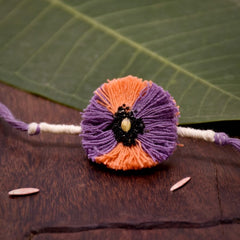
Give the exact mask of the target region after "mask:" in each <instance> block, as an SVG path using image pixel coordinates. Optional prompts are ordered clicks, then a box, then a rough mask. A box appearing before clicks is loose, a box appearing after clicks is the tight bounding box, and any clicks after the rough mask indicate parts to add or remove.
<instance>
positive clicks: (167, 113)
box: [0, 76, 240, 170]
mask: <svg viewBox="0 0 240 240" xmlns="http://www.w3.org/2000/svg"><path fill="white" fill-rule="evenodd" d="M179 116H180V112H179V107H178V106H177V105H176V101H175V100H174V98H173V97H172V96H171V95H170V94H169V93H168V92H167V91H165V90H164V89H163V88H162V87H160V86H158V85H157V84H155V83H153V82H152V81H147V80H145V81H143V80H142V79H140V78H137V77H133V76H127V77H124V78H117V79H113V80H111V81H110V80H108V82H107V83H104V84H103V85H102V86H100V87H99V88H98V89H97V90H96V91H95V92H94V96H93V97H92V99H91V100H90V103H89V105H88V106H87V108H86V109H85V110H84V111H83V113H82V122H81V124H80V126H75V125H59V124H57V125H56V124H48V123H44V122H42V123H35V122H33V123H29V124H27V123H24V122H22V121H19V120H17V119H16V118H15V117H14V116H13V114H12V113H11V112H10V110H9V109H8V108H7V107H6V106H5V105H3V104H2V103H0V117H1V118H3V119H4V120H5V121H6V122H8V123H9V124H10V125H11V126H12V127H14V128H16V129H19V130H22V131H26V132H27V133H28V134H29V135H30V136H32V135H37V134H40V133H43V132H50V133H64V134H77V135H79V136H81V137H82V145H83V148H84V149H85V151H86V154H87V156H88V158H89V159H91V160H92V161H93V162H97V163H100V164H105V165H106V166H107V167H109V168H112V169H115V170H131V169H135V170H137V169H142V168H150V167H154V166H156V165H157V164H159V163H161V162H162V161H164V160H166V159H167V158H168V157H169V156H170V155H171V154H172V153H173V151H174V150H175V149H176V147H177V146H178V145H180V144H178V136H181V137H191V138H197V139H203V140H205V141H208V142H214V143H216V144H219V145H225V144H230V145H232V146H234V147H235V148H236V149H237V150H239V151H240V139H237V138H230V137H228V135H227V134H225V133H222V132H220V133H216V132H214V131H212V130H197V129H193V128H186V127H179V126H178V118H179Z"/></svg>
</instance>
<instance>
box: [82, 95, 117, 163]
mask: <svg viewBox="0 0 240 240" xmlns="http://www.w3.org/2000/svg"><path fill="white" fill-rule="evenodd" d="M98 100H100V98H99V97H98V96H97V95H94V96H93V98H92V99H91V101H90V104H89V105H88V107H87V108H86V109H85V110H84V112H83V114H82V119H83V120H82V122H81V127H82V133H81V134H80V136H81V137H82V145H83V147H84V149H85V150H86V153H87V155H88V157H89V158H90V159H91V160H92V161H95V158H96V157H97V156H100V155H103V154H105V153H107V152H110V151H111V150H112V149H113V148H114V147H115V146H116V145H117V141H116V140H115V137H114V134H113V131H112V129H108V127H109V125H111V123H112V121H113V115H112V113H111V112H110V111H108V110H107V108H105V107H104V106H102V105H101V104H99V103H98Z"/></svg>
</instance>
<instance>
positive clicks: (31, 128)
mask: <svg viewBox="0 0 240 240" xmlns="http://www.w3.org/2000/svg"><path fill="white" fill-rule="evenodd" d="M38 131H39V132H38ZM81 131H82V128H81V126H75V125H65V124H49V123H45V122H42V123H39V124H37V123H34V122H33V123H30V124H28V134H29V135H35V134H37V133H40V132H41V133H43V132H45V133H56V134H72V135H77V134H80V133H81Z"/></svg>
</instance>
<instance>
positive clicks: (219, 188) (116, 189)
mask: <svg viewBox="0 0 240 240" xmlns="http://www.w3.org/2000/svg"><path fill="white" fill-rule="evenodd" d="M0 101H1V102H3V103H4V104H6V105H7V106H8V107H9V108H10V109H11V110H12V112H13V113H14V115H15V116H16V117H17V118H19V119H22V120H24V121H26V122H32V121H36V122H40V121H46V122H50V123H66V124H79V123H80V120H81V119H80V114H79V112H78V111H76V110H73V109H70V108H67V107H64V106H61V105H59V104H56V103H53V102H50V101H47V100H44V99H42V98H40V97H37V96H33V95H31V94H28V93H25V92H22V91H20V90H17V89H14V88H12V87H9V86H6V85H3V84H0ZM180 142H181V143H183V144H184V147H183V148H178V149H177V150H176V151H175V153H174V154H173V155H172V156H171V157H170V158H169V160H168V161H166V162H165V163H163V164H161V165H159V166H158V167H156V168H153V169H147V170H142V171H128V172H116V171H113V170H109V169H106V168H105V167H103V166H100V165H97V164H93V163H91V162H90V161H89V160H88V159H87V158H86V155H85V153H84V150H83V148H82V146H81V139H80V138H79V137H78V136H66V135H64V136H63V135H61V136H60V135H52V134H44V135H41V136H33V137H29V136H27V135H26V133H23V132H18V131H17V130H14V129H12V128H11V127H10V126H9V125H7V124H6V123H5V122H3V121H2V120H0V239H34V240H43V239H51V240H53V239H161V238H164V239H239V234H240V201H239V198H240V188H239V183H240V154H239V152H237V151H236V150H234V149H233V148H232V147H230V146H224V147H220V146H216V145H215V144H210V143H206V142H203V141H196V140H192V139H180ZM186 176H191V177H192V180H191V181H190V182H189V183H188V184H187V185H186V186H184V187H183V188H182V189H179V190H178V191H176V192H173V193H172V192H170V191H169V189H170V187H171V186H172V185H173V184H174V183H175V182H177V181H178V180H180V179H182V178H183V177H186ZM19 187H37V188H40V193H38V194H35V195H32V196H26V197H9V196H8V194H7V193H8V191H10V190H12V189H15V188H19Z"/></svg>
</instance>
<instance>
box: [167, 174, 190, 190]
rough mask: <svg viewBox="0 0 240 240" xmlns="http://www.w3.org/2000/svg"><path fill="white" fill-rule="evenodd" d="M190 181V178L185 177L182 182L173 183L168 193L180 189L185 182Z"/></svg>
mask: <svg viewBox="0 0 240 240" xmlns="http://www.w3.org/2000/svg"><path fill="white" fill-rule="evenodd" d="M190 180H191V177H185V178H183V179H182V180H180V181H178V182H177V183H175V184H174V185H173V186H172V187H171V188H170V191H171V192H173V191H175V190H177V189H179V188H180V187H182V186H183V185H185V184H186V183H187V182H189V181H190Z"/></svg>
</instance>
